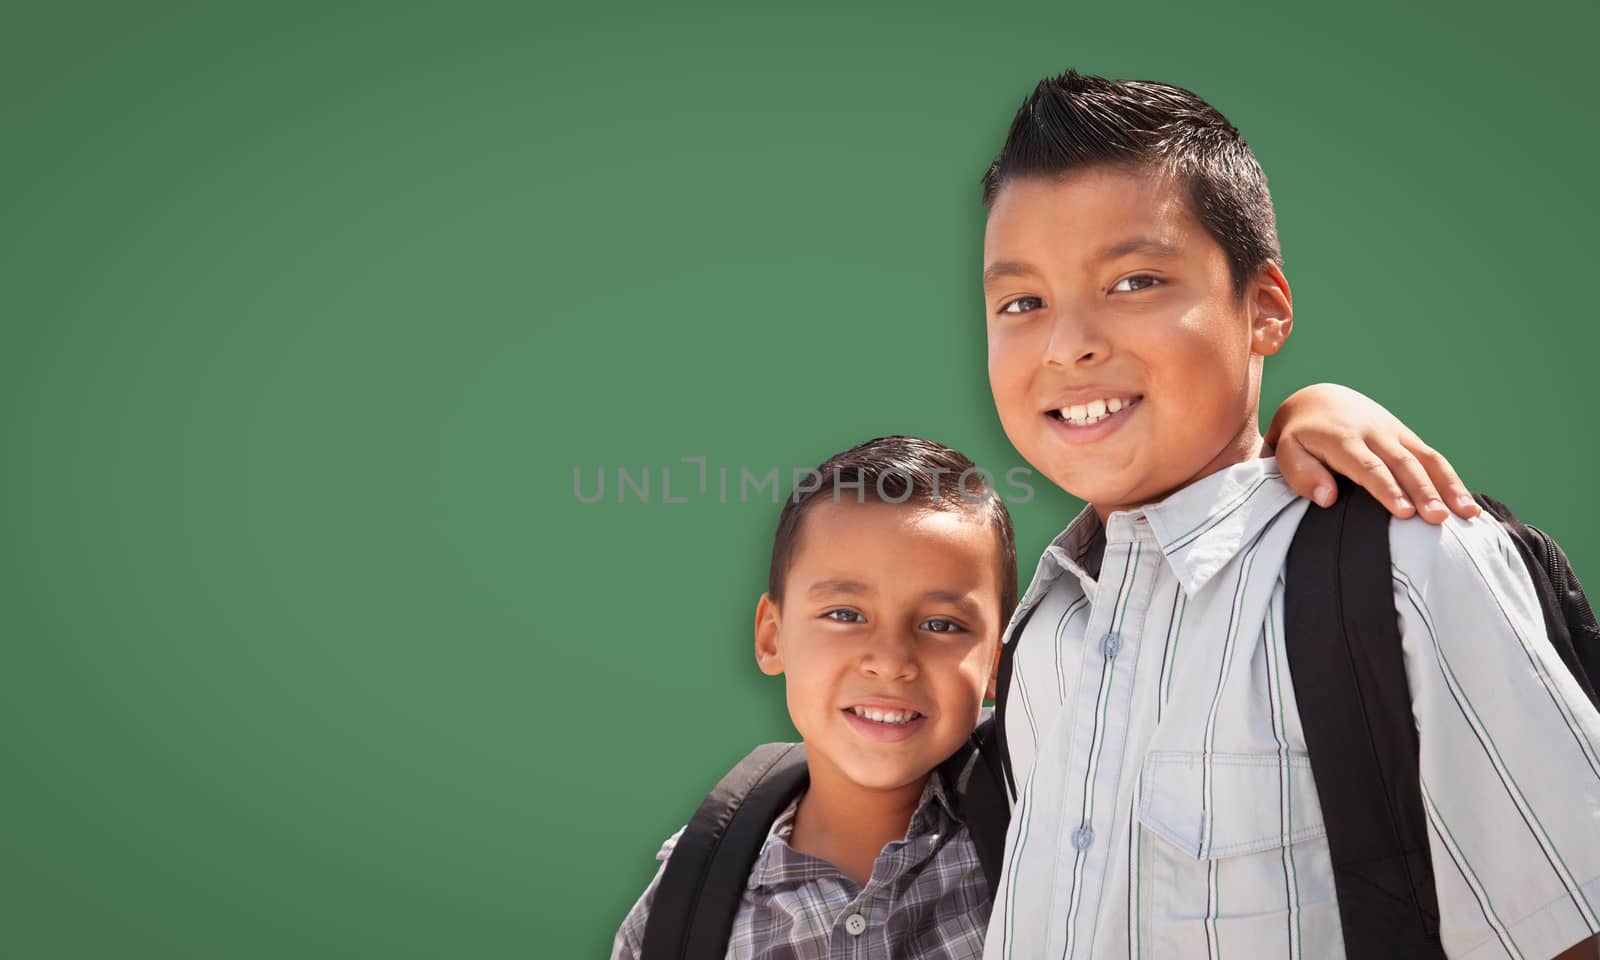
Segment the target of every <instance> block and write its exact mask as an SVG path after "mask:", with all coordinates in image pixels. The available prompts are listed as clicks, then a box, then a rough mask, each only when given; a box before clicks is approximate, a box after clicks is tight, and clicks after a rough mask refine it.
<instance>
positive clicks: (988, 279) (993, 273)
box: [983, 260, 1038, 287]
mask: <svg viewBox="0 0 1600 960" xmlns="http://www.w3.org/2000/svg"><path fill="white" fill-rule="evenodd" d="M1037 272H1038V271H1036V270H1034V269H1033V267H1031V266H1029V265H1028V264H1026V263H1023V262H1022V261H1021V260H997V261H995V262H994V263H991V264H989V266H987V267H985V268H984V271H983V285H984V286H986V287H987V286H988V285H989V284H991V283H993V282H994V281H996V280H999V279H1000V278H1001V277H1028V276H1032V275H1033V274H1035V273H1037Z"/></svg>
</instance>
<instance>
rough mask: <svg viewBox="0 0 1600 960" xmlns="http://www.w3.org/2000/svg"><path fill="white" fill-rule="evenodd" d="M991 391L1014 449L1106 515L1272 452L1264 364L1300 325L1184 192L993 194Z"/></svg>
mask: <svg viewBox="0 0 1600 960" xmlns="http://www.w3.org/2000/svg"><path fill="white" fill-rule="evenodd" d="M984 297H985V301H986V303H987V307H988V332H989V384H990V387H991V389H992V390H993V392H994V400H995V407H996V408H997V410H998V411H999V414H1000V422H1001V424H1002V425H1003V426H1004V428H1005V431H1006V435H1007V436H1008V437H1009V438H1010V440H1011V442H1012V444H1013V445H1014V446H1015V447H1016V448H1017V450H1018V451H1019V452H1020V453H1021V454H1022V455H1023V456H1024V457H1025V458H1026V459H1027V460H1028V462H1029V463H1031V464H1033V465H1034V466H1035V467H1037V468H1038V469H1039V470H1040V471H1041V472H1043V473H1044V474H1045V475H1046V476H1048V477H1049V478H1050V479H1051V480H1052V481H1054V482H1055V483H1056V484H1057V485H1058V486H1060V487H1061V488H1062V489H1064V490H1066V491H1067V492H1069V493H1071V494H1073V495H1075V496H1077V497H1080V498H1082V499H1084V500H1087V501H1089V502H1090V503H1091V504H1093V505H1094V507H1095V509H1096V510H1097V511H1098V512H1099V513H1100V515H1101V516H1102V517H1104V516H1106V515H1107V514H1109V513H1111V512H1113V511H1116V510H1125V509H1133V508H1136V507H1139V506H1143V505H1144V504H1147V503H1152V502H1155V501H1157V500H1160V499H1162V498H1163V497H1165V496H1167V495H1168V494H1170V493H1172V492H1174V491H1176V490H1178V489H1179V488H1181V487H1184V486H1186V485H1187V484H1189V483H1191V482H1193V481H1195V480H1197V479H1199V478H1201V477H1204V476H1206V475H1207V474H1210V473H1214V472H1215V471H1217V470H1220V469H1222V468H1223V467H1226V466H1229V465H1231V464H1234V463H1239V462H1242V461H1244V460H1246V459H1249V458H1251V457H1254V456H1255V455H1256V454H1257V453H1258V451H1259V448H1260V434H1259V432H1258V431H1259V428H1258V427H1257V424H1256V408H1257V405H1258V403H1259V394H1260V386H1261V358H1262V357H1264V356H1267V355H1269V354H1272V353H1275V352H1277V350H1278V348H1279V347H1280V346H1281V345H1282V344H1283V341H1284V339H1285V338H1287V336H1288V334H1289V329H1290V325H1291V323H1292V319H1291V318H1292V310H1291V308H1290V300H1289V287H1288V282H1287V281H1286V280H1284V278H1283V273H1282V271H1280V270H1278V268H1277V266H1276V265H1274V264H1268V265H1267V266H1265V267H1263V268H1261V269H1260V270H1258V271H1257V274H1256V276H1255V277H1253V278H1252V279H1251V280H1250V282H1249V283H1248V284H1247V286H1246V289H1245V291H1244V295H1243V296H1242V297H1241V296H1240V295H1239V294H1238V293H1237V292H1236V291H1235V288H1234V285H1233V280H1232V276H1231V274H1230V271H1229V268H1228V260H1227V257H1226V255H1225V254H1224V252H1223V249H1222V247H1221V246H1220V245H1219V244H1218V243H1217V241H1216V240H1215V239H1213V238H1212V236H1211V235H1210V234H1209V233H1207V232H1206V229H1205V227H1204V226H1202V225H1201V224H1200V222H1199V221H1198V220H1197V219H1196V218H1195V217H1194V215H1193V214H1192V213H1191V211H1190V207H1189V202H1188V192H1187V190H1186V189H1185V186H1184V184H1183V183H1182V182H1181V181H1178V180H1176V179H1174V178H1172V177H1168V176H1162V175H1160V174H1159V173H1158V172H1156V171H1153V170H1148V169H1138V170H1127V169H1122V168H1116V167H1108V166H1095V167H1089V168H1087V169H1083V170H1079V171H1075V172H1072V173H1070V174H1068V175H1066V176H1064V177H1061V178H1050V179H1046V178H1036V177H1027V178H1021V179H1017V180H1014V181H1011V182H1008V183H1006V184H1005V185H1004V186H1003V187H1002V188H1001V189H1000V191H999V193H998V194H997V195H996V196H995V199H994V203H993V206H992V207H991V209H990V213H989V221H988V227H987V230H986V232H985V234H984Z"/></svg>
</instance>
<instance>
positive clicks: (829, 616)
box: [822, 608, 867, 623]
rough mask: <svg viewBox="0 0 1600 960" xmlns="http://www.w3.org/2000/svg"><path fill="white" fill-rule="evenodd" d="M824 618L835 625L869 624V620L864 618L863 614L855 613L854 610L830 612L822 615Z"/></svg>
mask: <svg viewBox="0 0 1600 960" xmlns="http://www.w3.org/2000/svg"><path fill="white" fill-rule="evenodd" d="M822 617H823V619H824V620H832V621H834V622H835V623H866V622H867V618H866V617H863V616H862V615H861V614H859V613H857V612H855V611H854V610H846V609H843V608H841V609H838V610H829V611H828V612H827V613H824V614H823V615H822Z"/></svg>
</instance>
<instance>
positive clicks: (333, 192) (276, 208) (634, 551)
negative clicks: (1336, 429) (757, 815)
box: [0, 0, 1600, 960]
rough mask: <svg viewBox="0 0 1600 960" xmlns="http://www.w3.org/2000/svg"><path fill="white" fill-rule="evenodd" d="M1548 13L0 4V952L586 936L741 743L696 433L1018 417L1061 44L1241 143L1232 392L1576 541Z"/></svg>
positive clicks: (764, 545)
mask: <svg viewBox="0 0 1600 960" xmlns="http://www.w3.org/2000/svg"><path fill="white" fill-rule="evenodd" d="M764 7H765V8H768V9H761V8H764ZM1597 11H1600V7H1597V6H1595V5H1593V4H1578V3H1571V4H1566V5H1565V6H1564V7H1563V6H1561V5H1554V4H1537V3H1534V4H1520V5H1516V6H1515V7H1512V6H1509V5H1507V6H1505V7H1493V6H1488V5H1481V4H1480V5H1473V4H1463V3H1435V4H1400V5H1395V4H1390V3H1378V2H1356V3H1340V4H1320V5H1309V4H1307V5H1287V6H1286V5H1283V4H1280V3H1266V2H1258V3H1230V4H1199V3H1189V2H1186V3H1172V4H1154V3H1144V4H1137V5H1130V4H1127V3H1099V4H1086V3H1066V2H1061V0H1051V2H1049V3H1037V4H1029V5H1017V6H1009V7H1004V8H1002V7H1000V6H998V5H988V4H976V3H959V4H956V3H928V2H925V3H918V4H906V5H904V6H902V7H900V8H898V9H891V8H890V7H888V6H887V5H877V4H859V3H811V4H805V5H790V6H787V7H779V6H777V5H756V4H733V3H729V4H726V5H723V6H722V7H720V8H715V7H711V6H705V5H694V6H693V7H691V6H684V5H667V4H656V3H637V4H564V5H556V4H540V3H522V4H516V3H502V4H468V3H450V4H445V3H440V4H436V5H433V6H421V5H412V4H397V3H376V2H370V3H315V4H303V3H294V4H291V3H278V4H260V3H257V4H226V5H224V4H217V3H201V2H191V3H167V2H147V3H142V4H127V3H88V2H85V3H39V2H27V3H24V2H15V0H13V2H6V3H5V4H4V10H3V14H4V16H3V18H0V19H3V22H4V28H3V29H0V225H3V229H0V304H3V309H0V333H3V340H0V441H3V447H0V450H3V460H0V776H3V783H0V955H3V956H5V957H8V958H11V957H16V958H29V960H31V958H54V957H73V958H79V957H85V958H87V957H94V958H99V957H106V958H124V957H139V958H143V957H151V958H157V957H159V958H189V957H193V958H233V957H239V958H268V957H270V958H279V957H339V958H358V957H385V958H394V957H444V956H450V957H505V958H511V957H595V956H601V955H603V954H604V951H605V950H606V949H607V945H608V944H609V941H610V937H611V933H612V931H613V929H614V928H615V926H616V923H617V922H618V920H619V919H620V918H621V916H622V914H623V913H624V911H625V910H626V909H627V907H628V905H629V904H630V903H631V902H632V900H633V898H634V897H635V896H636V895H637V893H638V892H639V890H640V889H641V888H642V887H643V885H644V883H645V882H646V880H647V879H648V878H649V876H650V874H651V872H652V870H653V869H654V867H655V863H654V860H653V858H652V857H653V854H654V852H655V849H656V846H657V844H658V843H659V842H660V841H661V839H662V838H664V837H665V836H666V835H667V834H668V833H670V832H671V831H672V830H673V829H675V828H676V826H677V825H678V824H679V823H681V822H682V821H683V819H684V818H685V817H686V816H687V814H688V813H689V812H690V811H691V810H692V808H693V806H694V804H695V802H696V801H697V800H698V798H699V797H700V796H701V794H702V793H703V792H704V790H705V789H706V787H707V786H708V785H709V784H710V783H711V782H712V781H713V780H714V779H715V777H716V775H718V774H720V773H721V772H722V770H723V769H724V768H725V767H726V766H727V764H728V763H729V762H730V761H731V760H732V759H733V758H735V757H736V756H738V755H739V754H740V753H742V751H743V749H744V748H745V747H746V746H748V745H749V744H751V743H753V742H756V741H760V740H763V739H772V738H779V737H784V736H787V735H788V734H789V730H788V726H787V720H786V718H785V716H784V713H783V709H782V696H781V690H780V686H779V684H778V682H776V681H773V680H770V679H768V678H765V677H763V676H761V675H760V674H758V673H757V671H756V670H755V667H754V664H753V662H752V660H751V657H750V654H749V645H750V623H751V621H752V612H753V605H754V601H755V598H756V596H757V594H758V592H759V590H760V589H761V586H762V584H763V583H764V580H765V569H766V552H767V549H768V537H769V535H770V529H771V527H772V524H773V522H774V520H775V518H776V508H775V507H774V506H773V505H772V503H771V500H770V496H763V495H762V494H760V493H757V494H755V495H753V496H751V497H749V498H747V501H748V502H744V503H741V502H739V488H738V480H739V472H738V471H739V470H740V469H746V470H749V471H751V472H752V473H753V474H755V475H756V476H762V475H764V474H765V473H766V472H767V471H769V470H771V469H774V468H778V469H780V470H782V471H785V472H787V471H788V470H789V469H790V468H792V467H801V466H807V465H810V464H812V463H815V462H816V461H817V460H819V459H820V458H821V457H823V456H824V455H826V454H828V453H831V452H833V451H834V450H836V449H839V448H841V447H843V446H846V445H848V444H850V443H853V442H856V441H858V440H861V439H865V438H867V437H870V436H875V435H878V434H882V433H889V432H911V433H919V434H925V435H928V436H931V437H934V438H937V439H940V440H943V441H945V442H948V443H951V444H954V445H956V446H958V447H960V448H962V449H963V450H965V451H967V452H968V453H969V454H971V455H972V456H973V457H974V458H975V459H976V460H978V461H979V462H980V463H982V464H984V465H985V466H989V467H991V468H994V469H997V470H1003V469H1005V468H1006V467H1009V466H1013V465H1017V464H1019V463H1020V462H1021V461H1020V459H1019V458H1018V457H1017V455H1016V454H1015V453H1014V452H1013V451H1012V450H1011V449H1010V448H1009V446H1008V445H1007V443H1006V441H1005V439H1004V437H1003V435H1002V434H1001V432H1000V429H999V426H998V423H997V421H996V418H995V415H994V412H993V409H992V407H991V405H990V401H989V397H988V392H987V385H986V381H985V374H984V340H983V332H982V331H983V310H982V306H981V300H980V295H979V288H978V283H977V272H978V255H979V250H980V239H981V226H982V211H981V209H980V207H979V204H978V198H977V185H978V176H979V174H980V172H981V170H982V169H983V167H984V165H985V164H986V162H987V160H988V159H989V157H990V156H991V155H992V153H993V151H994V150H995V149H996V147H997V146H998V144H999V141H1000V137H1001V135H1002V133H1003V132H1004V129H1005V126H1006V124H1007V123H1008V121H1009V118H1010V116H1011V113H1012V111H1013V110H1014V109H1015V106H1016V104H1017V102H1018V101H1019V100H1020V99H1021V97H1022V96H1023V95H1024V94H1025V93H1026V92H1027V91H1028V90H1029V89H1030V88H1031V86H1032V84H1033V83H1034V82H1035V81H1036V80H1037V79H1038V77H1040V76H1041V75H1043V74H1045V73H1047V72H1048V73H1053V72H1057V71H1059V70H1061V69H1063V68H1065V67H1067V66H1069V65H1071V66H1076V67H1078V68H1080V69H1083V70H1085V71H1090V72H1098V73H1106V74H1110V75H1113V76H1132V77H1141V78H1152V79H1160V80H1168V81H1172V82H1177V83H1181V84H1183V85H1185V86H1189V87H1191V88H1193V89H1195V90H1197V91H1198V92H1200V93H1201V94H1202V95H1203V96H1205V97H1207V98H1208V99H1210V100H1212V101H1213V102H1214V103H1216V104H1217V105H1218V106H1219V107H1221V108H1222V110H1223V111H1224V112H1226V113H1227V114H1228V115H1229V116H1230V117H1231V118H1232V119H1233V120H1234V121H1235V123H1237V124H1238V125H1239V126H1240V127H1241V128H1242V129H1243V130H1244V131H1245V133H1246V135H1247V137H1248V138H1249V139H1250V141H1251V143H1252V144H1253V145H1254V146H1255V148H1256V150H1257V153H1258V155H1259V156H1260V158H1261V159H1262V162H1263V163H1264V164H1265V166H1266V168H1267V170H1268V173H1269V174H1270V176H1271V179H1272V186H1273V189H1274V192H1275V194H1276V197H1277V202H1278V209H1279V214H1280V219H1281V226H1282V234H1283V242H1284V249H1285V252H1286V255H1287V258H1288V272H1289V275H1290V278H1291V280H1292V281H1293V283H1294V289H1295V293H1296V306H1297V307H1298V310H1297V321H1298V322H1297V326H1296V330H1295V334H1294V338H1293V340H1292V341H1291V343H1290V345H1289V347H1288V349H1287V350H1286V352H1285V353H1284V354H1283V355H1281V356H1280V357H1279V358H1275V359H1273V360H1272V361H1271V362H1270V364H1269V366H1268V373H1267V386H1266V398H1265V402H1266V404H1267V407H1268V409H1270V408H1271V406H1273V405H1275V404H1276V403H1277V401H1278V400H1280V399H1281V398H1282V397H1283V396H1285V395H1287V394H1288V393H1289V392H1290V391H1292V390H1293V389H1294V388H1296V387H1298V386H1300V385H1302V384H1304V383H1308V382H1314V381H1318V380H1325V379H1333V380H1339V381H1342V382H1345V383H1348V384H1351V385H1354V386H1356V387H1358V388H1360V389H1363V390H1366V391H1368V392H1370V393H1371V394H1373V395H1374V396H1376V397H1377V398H1379V399H1380V400H1382V401H1384V402H1386V403H1388V404H1389V405H1390V406H1391V407H1392V408H1393V409H1394V410H1396V411H1397V412H1399V413H1400V414H1401V415H1403V416H1404V417H1405V418H1407V419H1408V420H1409V421H1410V422H1411V423H1413V424H1414V425H1415V426H1416V427H1417V429H1418V430H1419V431H1420V432H1421V433H1422V434H1423V436H1424V437H1426V438H1428V439H1429V440H1431V441H1432V442H1434V443H1436V444H1437V445H1438V446H1440V447H1441V448H1442V449H1444V450H1445V451H1446V452H1447V453H1448V454H1450V455H1451V456H1452V457H1453V458H1454V460H1455V462H1456V463H1457V464H1458V465H1459V467H1460V468H1461V469H1462V471H1463V472H1464V473H1465V475H1466V476H1467V478H1468V480H1469V481H1470V482H1471V484H1472V485H1473V486H1474V487H1475V488H1479V489H1483V490H1486V491H1489V492H1492V493H1496V494H1498V495H1500V496H1502V497H1503V498H1505V499H1507V500H1509V501H1511V502H1512V503H1513V504H1515V505H1517V506H1518V507H1520V508H1521V509H1522V512H1523V513H1524V514H1525V516H1526V517H1527V518H1529V519H1532V520H1534V521H1536V522H1539V523H1541V524H1543V525H1545V526H1547V527H1548V528H1550V529H1551V530H1553V531H1554V532H1555V534H1556V535H1557V536H1558V537H1559V538H1560V539H1561V540H1562V541H1563V542H1564V543H1566V544H1567V546H1568V547H1569V549H1570V550H1571V552H1572V553H1573V555H1574V558H1575V561H1576V563H1577V566H1578V569H1579V571H1580V573H1581V572H1583V571H1585V570H1600V518H1597V517H1596V515H1595V513H1594V511H1593V510H1592V508H1591V501H1592V495H1591V493H1590V491H1591V489H1592V486H1593V484H1592V480H1593V478H1594V477H1595V475H1596V471H1597V467H1600V462H1597V455H1596V444H1595V442H1594V436H1593V427H1592V425H1593V424H1594V423H1595V420H1596V415H1597V413H1600V399H1597V398H1596V397H1595V394H1594V387H1593V384H1594V382H1595V377H1594V373H1593V370H1594V364H1595V356H1594V354H1595V352H1596V348H1597V347H1600V332H1597V322H1600V320H1597V312H1596V309H1595V297H1596V294H1595V287H1594V285H1593V281H1594V279H1595V276H1596V270H1595V268H1594V266H1593V262H1594V258H1595V255H1596V252H1597V248H1596V244H1595V241H1594V225H1595V222H1596V219H1597V214H1600V190H1597V189H1596V186H1595V178H1594V158H1595V150H1596V146H1597V136H1596V124H1595V113H1594V108H1593V78H1592V73H1591V71H1590V69H1589V68H1585V67H1584V66H1583V64H1584V63H1592V60H1591V55H1592V52H1593V51H1592V49H1591V47H1592V41H1593V38H1594V36H1595V35H1596V27H1597V26H1600V23H1597V20H1600V13H1597ZM685 457H703V458H705V462H706V465H707V481H708V482H707V486H706V490H705V492H703V493H702V492H701V491H700V489H699V465H698V462H685V461H683V460H682V458H685ZM618 468H622V469H624V470H625V471H627V472H628V473H629V476H630V477H632V478H633V479H634V480H635V481H636V482H637V481H638V480H639V479H640V478H641V477H642V475H643V472H644V471H646V470H648V472H649V477H650V479H649V487H648V489H649V500H648V502H641V498H640V497H639V496H637V495H635V494H634V493H633V491H632V490H627V491H626V493H625V495H624V498H623V499H624V501H625V502H618V499H617V496H616V491H617V488H616V481H617V476H616V471H617V470H618ZM723 469H726V470H728V471H729V475H730V492H729V496H728V498H727V499H728V502H726V503H724V502H721V500H722V498H721V497H720V496H719V490H718V486H719V481H718V477H719V471H720V470H723ZM667 470H670V471H671V472H670V478H671V479H670V483H671V485H672V488H671V490H670V494H671V497H672V498H673V499H674V500H677V499H683V500H685V501H686V502H682V503H678V502H666V493H667V491H664V490H663V489H662V479H663V473H664V472H665V471H667ZM574 471H577V472H578V474H577V475H578V478H579V479H580V480H582V481H583V483H582V488H583V489H584V491H585V492H586V493H588V492H592V484H593V483H594V482H595V480H596V477H597V476H598V472H600V471H603V472H604V473H605V475H606V478H607V481H606V482H607V484H608V486H607V488H606V496H605V497H604V498H603V499H602V500H600V501H599V502H597V503H593V504H586V503H583V502H580V500H579V499H578V497H577V496H576V495H575V489H574ZM785 483H787V481H785ZM1075 508H1076V504H1074V503H1073V502H1071V501H1069V500H1068V499H1067V498H1066V497H1064V496H1063V495H1060V494H1058V493H1057V494H1051V493H1050V492H1048V491H1046V490H1044V489H1042V488H1041V489H1039V490H1038V492H1037V496H1036V497H1035V498H1034V499H1033V500H1032V501H1031V502H1029V503H1025V504H1015V505H1014V509H1015V513H1016V516H1017V522H1018V528H1019V533H1020V537H1019V540H1020V544H1019V546H1020V552H1021V553H1022V555H1023V558H1024V559H1023V563H1024V567H1025V571H1024V575H1026V573H1027V572H1028V571H1030V570H1031V568H1032V565H1033V560H1034V558H1036V557H1037V556H1038V553H1039V551H1040V550H1041V549H1042V547H1043V545H1044V544H1045V543H1046V542H1047V540H1048V539H1049V537H1050V536H1051V535H1052V534H1053V533H1054V532H1055V531H1056V530H1057V529H1058V528H1059V527H1060V526H1061V525H1062V524H1063V523H1064V522H1065V521H1066V519H1068V517H1069V516H1070V515H1071V513H1072V512H1073V511H1074V510H1075Z"/></svg>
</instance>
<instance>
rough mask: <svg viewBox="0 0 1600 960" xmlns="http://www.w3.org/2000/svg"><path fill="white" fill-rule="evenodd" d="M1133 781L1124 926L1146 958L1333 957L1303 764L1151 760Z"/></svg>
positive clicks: (1335, 922) (1334, 917)
mask: <svg viewBox="0 0 1600 960" xmlns="http://www.w3.org/2000/svg"><path fill="white" fill-rule="evenodd" d="M1140 782H1141V786H1140V800H1139V808H1138V812H1139V833H1138V836H1137V838H1136V843H1137V847H1138V849H1137V850H1136V854H1135V866H1134V869H1135V870H1136V871H1137V873H1138V876H1137V881H1136V884H1135V885H1134V886H1135V889H1136V897H1137V903H1136V904H1135V906H1136V909H1137V911H1138V916H1137V917H1136V919H1135V922H1136V923H1137V925H1138V934H1139V936H1140V938H1141V940H1142V941H1144V942H1145V943H1146V945H1147V946H1148V947H1149V948H1150V949H1149V950H1148V952H1147V954H1146V955H1148V956H1156V957H1188V956H1201V957H1206V956H1258V955H1259V956H1268V955H1272V956H1298V955H1303V956H1307V957H1310V956H1318V957H1324V956H1339V955H1341V954H1342V949H1341V948H1340V947H1339V945H1340V944H1341V941H1342V938H1341V937H1340V935H1339V914H1338V904H1337V901H1336V899H1335V897H1334V888H1333V871H1332V866H1331V863H1330V861H1329V859H1328V844H1327V828H1326V827H1325V826H1324V825H1323V821H1322V807H1321V805H1320V804H1319V803H1318V802H1317V791H1316V783H1315V781H1314V780H1313V779H1312V775H1311V763H1310V758H1309V757H1307V756H1306V755H1305V754H1303V753H1289V754H1286V755H1285V754H1278V753H1191V752H1175V751H1169V752H1155V753H1151V754H1149V755H1148V756H1147V757H1146V758H1145V766H1144V770H1143V774H1142V777H1141V781H1140Z"/></svg>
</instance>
